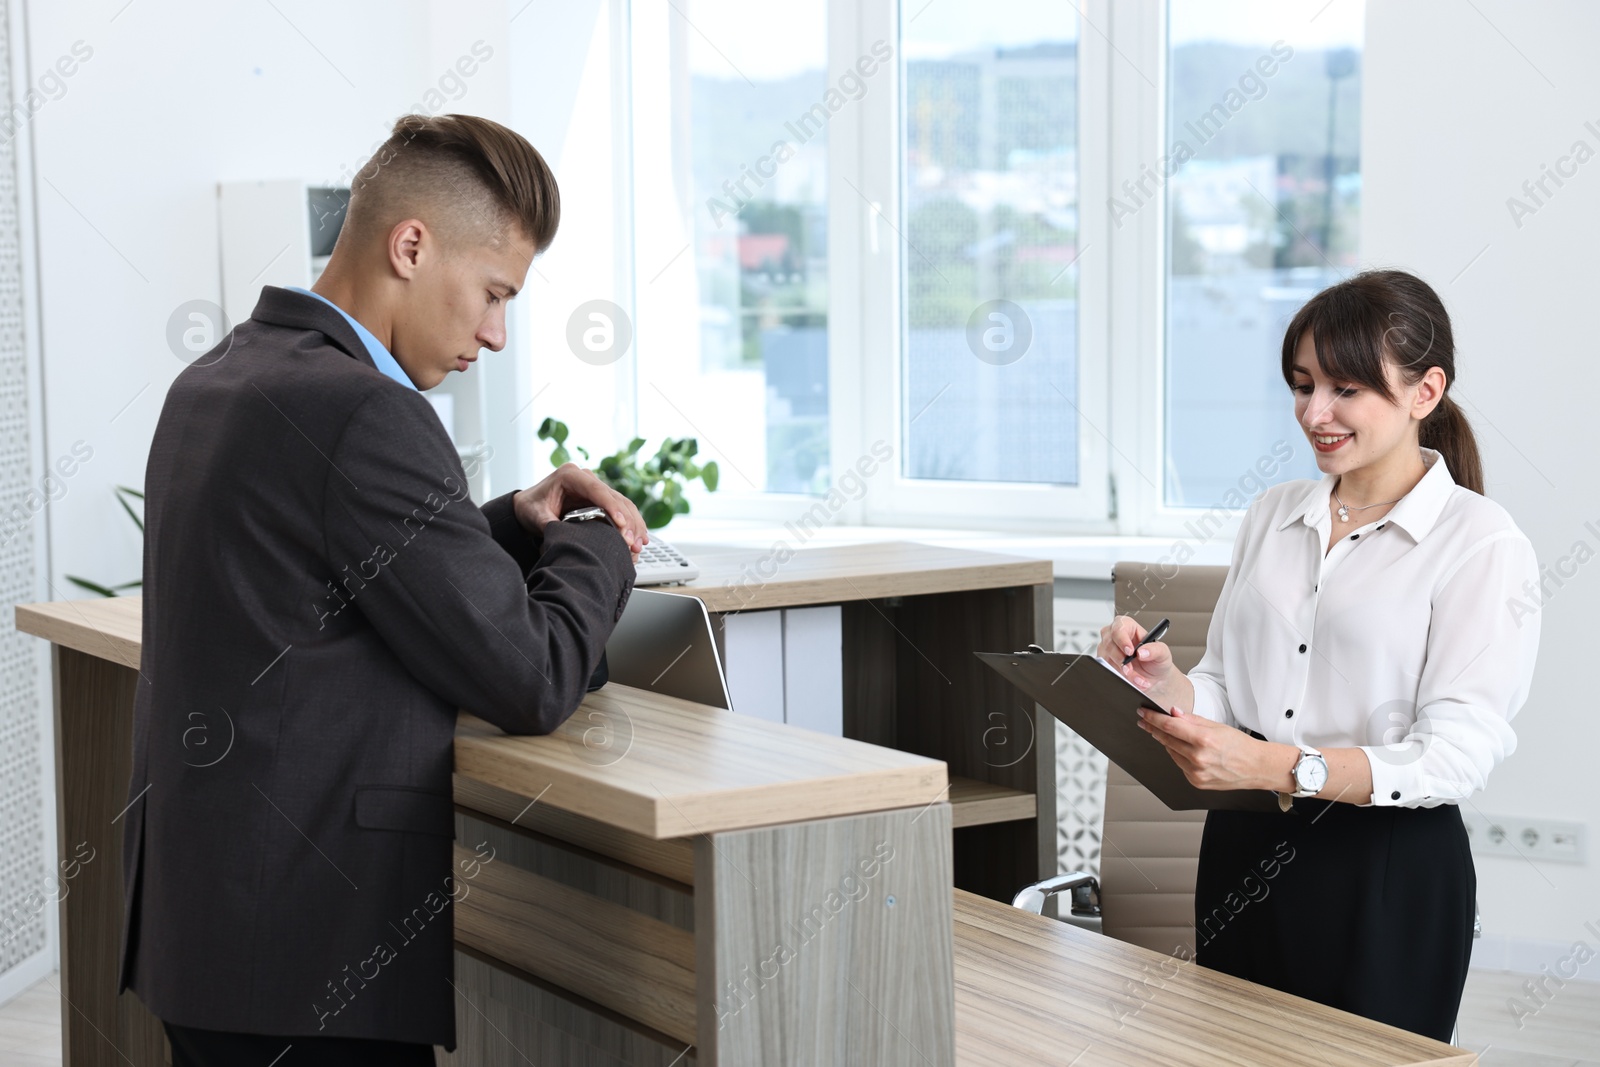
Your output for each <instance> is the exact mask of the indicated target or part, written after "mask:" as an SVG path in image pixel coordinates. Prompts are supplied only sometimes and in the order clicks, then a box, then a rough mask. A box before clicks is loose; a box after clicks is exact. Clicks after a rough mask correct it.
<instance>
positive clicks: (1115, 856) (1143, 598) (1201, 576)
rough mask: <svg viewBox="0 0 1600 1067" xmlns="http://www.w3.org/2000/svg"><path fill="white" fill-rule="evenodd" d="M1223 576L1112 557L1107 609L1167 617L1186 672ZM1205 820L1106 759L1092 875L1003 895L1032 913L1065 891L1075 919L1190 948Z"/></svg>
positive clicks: (1140, 941) (1138, 941)
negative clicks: (1171, 804)
mask: <svg viewBox="0 0 1600 1067" xmlns="http://www.w3.org/2000/svg"><path fill="white" fill-rule="evenodd" d="M1168 574H1170V577H1163V575H1168ZM1227 575H1228V568H1226V567H1199V566H1193V567H1180V568H1169V567H1160V566H1158V565H1156V564H1151V563H1130V562H1122V563H1118V564H1117V565H1116V567H1115V568H1113V570H1112V579H1113V581H1114V582H1115V584H1116V613H1117V614H1118V615H1131V616H1133V618H1134V619H1135V621H1137V622H1138V623H1139V625H1140V626H1142V627H1144V628H1146V629H1149V628H1150V627H1151V626H1154V625H1155V624H1156V623H1158V622H1160V621H1161V620H1162V619H1171V620H1172V625H1171V628H1170V629H1168V631H1167V636H1166V637H1165V638H1164V639H1163V640H1164V641H1165V643H1166V644H1167V645H1168V646H1169V647H1170V648H1171V649H1172V659H1173V662H1174V663H1176V664H1177V666H1178V669H1179V670H1183V671H1188V670H1189V669H1190V668H1192V667H1193V666H1194V665H1195V664H1196V663H1198V662H1200V657H1201V656H1202V655H1204V654H1205V650H1206V631H1207V630H1208V629H1209V628H1210V625H1211V609H1212V608H1214V607H1216V604H1217V597H1218V596H1220V595H1221V593H1222V582H1223V579H1225V578H1226V577H1227ZM1106 621H1107V622H1109V621H1110V620H1109V619H1107V620H1106ZM1205 821H1206V813H1205V812H1203V811H1172V810H1170V809H1168V807H1167V806H1166V805H1165V804H1163V803H1161V801H1159V800H1157V799H1156V797H1155V794H1153V793H1151V792H1150V791H1149V790H1148V789H1146V788H1145V787H1144V786H1142V785H1140V784H1139V783H1138V782H1137V781H1135V780H1134V778H1133V776H1132V775H1130V774H1128V773H1127V772H1126V771H1124V770H1123V769H1122V768H1121V767H1118V766H1117V765H1116V764H1115V763H1113V764H1111V765H1110V766H1109V767H1107V768H1106V806H1105V823H1104V826H1103V827H1102V829H1101V831H1100V877H1099V879H1098V880H1096V879H1095V877H1094V876H1093V875H1090V874H1088V873H1086V872H1083V871H1074V872H1071V873H1069V874H1064V875H1060V876H1058V877H1056V878H1049V879H1046V880H1045V881H1043V882H1040V883H1038V884H1037V885H1031V886H1027V887H1025V888H1024V889H1023V890H1022V891H1021V892H1019V893H1018V894H1017V896H1016V898H1015V899H1014V900H1013V901H1012V903H1013V904H1015V905H1016V906H1017V907H1019V908H1025V909H1027V910H1028V911H1033V912H1040V911H1042V909H1043V907H1044V903H1045V901H1046V900H1047V899H1048V898H1049V897H1051V896H1053V895H1055V894H1056V893H1064V892H1070V893H1071V894H1072V906H1071V914H1072V916H1073V917H1074V918H1075V919H1077V920H1080V921H1082V920H1088V919H1092V918H1093V917H1094V916H1095V915H1098V916H1099V918H1100V928H1101V930H1102V932H1104V933H1106V934H1109V935H1110V936H1112V937H1115V938H1117V939H1118V940H1121V941H1127V942H1130V943H1132V944H1135V945H1142V946H1143V947H1145V948H1149V949H1154V950H1155V951H1157V952H1164V953H1169V954H1186V955H1188V956H1193V954H1194V881H1195V872H1196V870H1197V869H1198V867H1199V859H1200V833H1201V831H1202V830H1203V829H1204V828H1205Z"/></svg>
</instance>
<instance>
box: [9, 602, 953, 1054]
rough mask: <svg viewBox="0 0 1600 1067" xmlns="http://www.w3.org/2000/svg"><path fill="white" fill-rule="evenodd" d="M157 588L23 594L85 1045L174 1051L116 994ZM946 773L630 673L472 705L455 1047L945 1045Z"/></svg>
mask: <svg viewBox="0 0 1600 1067" xmlns="http://www.w3.org/2000/svg"><path fill="white" fill-rule="evenodd" d="M139 607H140V604H139V602H138V601H137V600H132V599H124V600H105V601H69V602H62V603H55V604H40V605H24V606H20V607H18V608H17V626H18V628H19V629H21V630H23V631H25V632H29V633H34V634H37V635H39V636H42V637H46V638H48V639H49V640H51V641H52V643H53V646H54V647H53V664H54V681H55V696H56V731H55V732H56V741H57V745H56V759H57V785H58V799H59V805H58V812H59V827H58V829H59V840H60V841H62V842H71V843H74V844H76V843H78V842H88V843H89V844H91V845H92V846H93V847H94V849H95V852H96V854H97V855H98V856H101V857H103V859H101V860H100V861H99V862H95V863H89V864H85V865H84V866H83V867H82V869H81V871H80V873H79V874H78V876H77V878H75V879H74V884H73V891H72V892H71V893H70V894H67V895H66V896H65V897H64V898H63V899H62V901H61V956H62V960H61V976H62V983H63V994H64V996H63V1008H62V1022H63V1031H62V1039H63V1059H64V1062H66V1063H68V1064H72V1065H74V1067H81V1065H83V1064H102V1063H104V1064H120V1063H131V1064H133V1065H135V1067H147V1065H148V1067H160V1065H161V1064H162V1063H163V1062H164V1055H165V1049H164V1044H165V1042H164V1035H163V1034H162V1032H161V1030H160V1026H159V1024H158V1023H157V1022H156V1020H155V1019H154V1018H153V1017H152V1016H150V1014H149V1013H148V1012H147V1011H146V1010H145V1009H144V1007H143V1006H142V1005H141V1004H140V1003H139V1002H138V1000H137V998H135V997H133V996H123V997H120V998H119V997H117V996H116V994H115V986H116V963H117V949H118V942H119V936H120V932H121V927H122V899H123V893H122V888H123V882H122V869H121V852H122V850H121V847H120V838H121V827H120V825H119V824H118V822H117V820H118V818H119V816H120V815H121V813H122V812H123V811H124V810H125V805H126V802H127V789H128V776H129V773H130V769H131V758H132V752H131V734H132V707H133V694H134V691H135V683H136V680H137V677H138V673H137V672H138V666H139V656H140V648H139V645H140V619H139ZM601 735H603V737H604V741H603V742H602V743H597V742H596V738H597V736H601ZM946 784H947V783H946V777H945V768H944V765H943V764H942V763H941V762H939V761H937V760H933V759H929V758H926V757H923V756H918V755H914V754H909V753H904V752H899V751H895V750H892V749H886V748H882V747H878V746H875V745H870V744H866V743H863V742H860V741H855V740H851V739H847V738H840V737H830V736H827V735H824V734H819V733H814V732H811V731H806V730H800V729H796V728H794V727H790V726H785V725H783V724H781V723H770V722H765V721H763V720H760V719H755V718H752V717H749V716H743V715H738V714H736V713H734V712H730V711H724V710H721V709H717V708H708V707H703V706H701V705H696V704H691V703H689V702H687V701H683V700H677V699H674V698H671V697H663V696H658V695H655V694H650V693H645V692H642V691H639V690H632V689H628V688H626V687H623V686H611V687H607V688H606V689H605V690H603V691H602V692H600V693H595V694H591V695H590V696H589V697H588V698H587V699H586V700H585V702H584V704H583V705H582V706H581V707H580V708H579V709H578V711H577V712H576V713H575V714H574V716H573V717H572V718H571V719H569V720H568V721H567V722H566V723H565V724H563V725H562V726H561V727H560V728H559V729H558V730H556V731H555V732H554V733H552V734H551V735H549V736H546V737H510V736H506V735H504V734H502V733H500V731H499V730H497V729H496V728H494V727H493V726H491V725H489V724H488V723H485V722H483V721H481V720H478V719H476V718H474V717H472V716H470V715H466V714H463V715H462V716H461V718H460V720H459V723H458V739H457V753H456V793H457V803H458V814H457V836H458V839H459V841H461V842H465V843H467V844H480V845H486V846H487V848H486V849H484V850H483V851H481V852H477V851H475V850H474V849H469V848H464V847H462V844H459V843H458V845H457V846H456V852H457V859H458V860H460V861H463V862H464V863H466V864H469V865H471V866H470V867H462V868H461V869H463V870H467V869H471V870H472V871H473V873H472V874H471V875H468V876H466V877H465V878H464V879H463V880H464V881H466V882H467V883H468V884H467V889H468V891H467V892H466V893H463V894H461V895H460V896H459V897H458V898H457V902H456V906H455V909H454V914H455V922H456V940H457V947H458V955H457V976H456V985H457V988H458V990H459V991H460V993H461V997H460V998H459V999H458V1001H457V1020H458V1041H459V1045H458V1048H457V1051H456V1052H455V1054H454V1055H453V1056H448V1057H444V1059H445V1060H446V1061H448V1062H451V1063H459V1064H484V1063H491V1062H498V1061H500V1060H501V1059H503V1058H505V1057H506V1056H507V1055H508V1049H510V1050H516V1051H517V1052H521V1053H522V1054H523V1055H527V1056H531V1057H533V1058H534V1059H535V1060H536V1061H543V1062H560V1063H564V1064H597V1065H598V1064H613V1063H616V1062H619V1061H620V1062H624V1063H648V1064H660V1065H661V1067H668V1065H669V1064H671V1063H673V1062H677V1061H681V1060H682V1059H683V1057H684V1054H685V1053H686V1052H687V1051H688V1049H689V1047H690V1046H691V1045H692V1046H693V1047H694V1062H697V1063H700V1064H718V1063H722V1064H738V1063H793V1064H810V1063H828V1062H844V1059H845V1058H850V1057H854V1056H857V1055H859V1056H862V1057H865V1060H866V1062H872V1063H881V1064H905V1065H907V1067H910V1065H912V1064H914V1063H922V1062H931V1063H933V1064H936V1065H941V1067H943V1065H949V1064H953V1062H954V995H953V987H952V983H951V977H950V976H951V974H952V964H951V955H952V949H951V938H952V936H953V927H952V920H951V911H950V909H951V901H950V897H949V886H950V881H951V867H950V848H951V820H950V804H949V802H948V800H947V799H946V793H947V789H946ZM486 854H487V855H490V856H491V857H492V858H491V859H489V860H488V861H487V862H482V856H483V855H486ZM475 858H476V859H478V860H479V861H480V862H479V863H477V864H475V865H473V864H472V861H473V860H474V859H475ZM780 950H781V951H780ZM780 977H781V979H782V980H781V982H780V981H778V979H779V978H780ZM903 1032H915V1033H917V1034H919V1035H922V1043H923V1048H922V1049H920V1050H914V1049H911V1048H910V1047H908V1046H907V1045H906V1044H905V1043H904V1042H903V1040H902V1039H901V1038H900V1037H899V1034H900V1033H903ZM524 1050H525V1051H524ZM925 1056H931V1057H932V1058H931V1059H928V1060H926V1061H925V1060H924V1057H925Z"/></svg>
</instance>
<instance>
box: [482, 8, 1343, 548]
mask: <svg viewBox="0 0 1600 1067" xmlns="http://www.w3.org/2000/svg"><path fill="white" fill-rule="evenodd" d="M585 10H589V9H588V8H586V9H585ZM594 10H596V11H599V12H600V14H601V15H602V16H604V17H601V18H599V19H598V20H597V21H596V23H595V26H596V29H595V35H594V39H593V40H592V41H591V43H590V45H589V47H588V51H587V53H586V57H585V58H584V59H583V60H581V61H579V60H571V61H570V62H566V63H565V64H564V65H558V66H557V67H556V68H553V69H556V70H557V71H558V72H559V71H570V75H569V79H570V81H571V82H572V83H573V84H575V85H576V86H578V99H579V102H580V104H581V105H582V106H580V107H578V108H575V109H573V111H572V114H573V118H572V121H571V122H570V123H568V124H567V125H566V126H565V127H563V128H560V129H559V130H557V131H555V132H554V133H552V134H551V135H548V136H547V137H546V140H547V141H548V142H550V143H553V144H555V145H558V146H560V147H559V153H558V155H559V158H560V161H561V162H560V168H559V174H560V175H561V178H562V183H563V200H564V202H565V203H566V204H567V206H570V207H571V208H572V211H571V214H570V221H564V223H563V233H562V239H561V242H559V243H558V247H557V249H556V250H554V251H553V253H552V258H551V259H550V260H549V261H548V262H547V263H542V264H541V268H542V269H543V268H544V267H548V273H547V274H541V276H540V280H539V286H538V288H536V289H534V290H533V294H532V295H533V296H534V297H535V302H534V304H535V306H533V307H532V308H531V310H530V312H529V317H530V320H531V321H532V331H531V332H532V335H533V336H534V338H535V342H536V344H540V345H542V347H540V348H538V349H537V350H536V352H535V361H534V363H533V371H532V381H531V383H530V385H529V388H528V390H527V393H530V394H536V395H538V396H539V397H540V399H539V401H538V406H539V408H540V410H547V409H548V410H550V411H553V412H554V413H556V414H558V415H560V416H561V417H563V418H566V419H567V420H568V421H569V422H571V423H572V424H573V433H574V439H575V440H579V441H581V443H583V444H584V445H585V446H587V447H589V448H590V449H591V451H596V450H598V451H601V452H603V451H606V450H609V449H613V448H616V447H618V446H619V445H622V444H624V443H626V442H627V440H628V439H629V438H630V437H632V436H634V435H638V436H642V437H644V438H646V440H647V441H648V443H649V445H648V447H651V448H653V447H654V446H655V443H656V442H658V441H659V440H660V439H661V438H662V437H665V436H674V437H678V436H694V437H696V438H698V439H699V442H700V447H701V452H702V454H703V456H704V457H705V458H713V459H716V460H718V462H719V464H720V466H721V468H722V480H721V481H722V484H721V488H720V490H719V491H718V492H717V493H715V494H712V495H709V496H708V495H707V494H705V493H704V492H703V491H701V490H699V489H692V490H691V494H692V496H693V497H694V514H695V515H697V516H713V517H715V516H723V517H747V518H764V519H767V520H769V521H773V520H776V521H780V522H781V521H786V520H790V519H793V518H794V517H795V516H796V515H798V514H807V513H810V509H812V508H813V507H814V504H815V499H816V498H823V499H825V500H827V501H828V502H829V508H828V510H829V513H830V516H831V518H832V519H833V520H834V521H840V522H859V521H867V522H876V523H886V524H897V525H908V526H968V527H977V528H989V529H1009V530H1024V529H1028V530H1032V531H1035V532H1038V533H1044V534H1068V533H1079V534H1152V535H1166V534H1174V535H1183V534H1184V532H1185V530H1186V524H1187V523H1190V522H1191V521H1192V520H1193V518H1194V516H1195V513H1196V509H1201V510H1205V511H1208V512H1209V511H1212V510H1214V509H1216V508H1217V507H1218V505H1221V507H1222V509H1223V512H1222V514H1221V518H1220V525H1219V524H1217V523H1213V524H1212V525H1211V526H1209V527H1208V529H1210V530H1212V532H1216V533H1223V534H1225V533H1226V530H1227V528H1228V527H1229V526H1230V525H1231V524H1232V522H1233V521H1234V519H1236V517H1237V516H1238V515H1239V514H1242V508H1241V507H1238V506H1236V504H1237V503H1238V501H1239V495H1240V492H1239V491H1241V488H1242V491H1243V492H1244V495H1245V496H1248V495H1249V493H1250V492H1253V491H1254V490H1255V489H1256V488H1259V486H1260V485H1261V484H1262V482H1274V481H1281V480H1284V479H1288V478H1298V477H1315V476H1316V473H1317V471H1316V465H1315V459H1314V457H1313V456H1311V454H1310V453H1309V451H1308V450H1307V448H1306V446H1305V443H1304V437H1303V435H1302V434H1301V433H1300V432H1299V428H1298V427H1297V426H1296V425H1295V423H1294V419H1293V405H1292V403H1291V396H1290V394H1289V391H1288V389H1287V387H1286V386H1285V385H1284V383H1283V382H1282V378H1281V375H1280V373H1279V370H1278V353H1279V349H1280V346H1281V341H1282V335H1283V330H1284V327H1285V326H1286V324H1287V322H1288V319H1289V318H1290V317H1291V316H1292V315H1293V313H1294V312H1295V311H1296V310H1297V309H1298V308H1299V307H1300V305H1301V304H1302V303H1303V302H1304V301H1305V300H1306V299H1307V298H1309V297H1310V296H1311V295H1312V294H1313V293H1315V292H1316V291H1317V290H1319V289H1320V288H1322V287H1324V286H1326V285H1328V284H1330V283H1332V282H1334V281H1337V280H1338V279H1340V278H1342V277H1344V276H1347V275H1348V274H1349V273H1350V272H1352V271H1353V270H1355V269H1356V268H1357V265H1358V256H1359V248H1358V238H1359V220H1360V207H1361V168H1360V158H1359V145H1360V129H1361V48H1362V34H1363V5H1361V4H1359V3H1353V2H1351V3H1333V4H1328V3H1326V2H1325V0H1116V2H1114V3H1113V2H1111V0H1080V2H1077V3H1060V2H1058V0H983V2H982V3H978V2H976V0H934V2H933V3H922V2H920V0H908V2H905V3H896V2H893V0H796V2H795V3H791V4H783V5H776V6H774V5H754V4H747V3H742V2H738V0H672V2H671V3H666V4H661V3H631V4H629V3H623V2H617V3H611V4H609V5H599V6H598V7H595V8H594ZM607 12H610V13H612V14H614V15H615V16H616V18H617V29H618V31H619V32H618V33H617V34H616V35H615V36H606V35H602V33H601V32H600V31H601V30H607V31H609V29H610V27H611V25H612V23H611V21H610V16H607V15H606V13H607ZM576 17H577V16H574V18H576ZM530 106H532V105H531V104H530ZM540 106H541V107H542V106H543V105H542V103H541V104H540ZM551 106H554V105H551ZM607 108H610V123H609V125H608V124H607V122H606V120H605V117H604V116H605V111H606V109H607ZM558 110H559V109H558ZM541 113H542V111H541ZM602 215H604V216H605V217H604V218H602V217H601V216H602ZM607 302H610V303H609V305H607ZM597 309H598V310H597ZM613 320H614V324H615V326H616V327H617V331H616V332H614V333H613V332H611V331H610V327H611V325H612V324H613ZM575 336H577V337H579V338H580V339H581V340H582V343H581V344H579V343H578V342H576V341H574V340H573V338H574V337H575ZM591 337H594V338H596V339H597V340H596V343H595V344H590V338H591ZM596 346H598V347H596ZM569 348H570V350H571V352H572V353H573V356H572V358H571V359H566V358H565V356H564V352H565V350H566V349H569ZM550 352H557V353H562V354H563V355H562V358H561V359H559V360H552V359H548V358H547V354H548V353H550ZM547 379H548V381H549V385H548V390H547V391H546V392H543V393H539V390H540V389H544V388H546V387H545V386H544V385H543V384H542V383H544V382H546V380H547ZM528 403H529V401H527V399H526V395H524V396H523V399H522V400H521V401H519V405H520V406H510V407H511V408H512V412H513V413H515V412H517V411H520V410H522V409H523V408H525V407H526V406H527V404H528ZM508 406H509V405H508ZM509 418H510V416H508V419H509ZM526 421H528V420H524V422H526ZM524 432H525V433H526V432H531V431H526V430H524ZM518 448H519V449H520V448H522V446H520V445H519V446H518ZM506 451H507V452H508V453H510V452H513V451H517V449H512V448H510V447H507V449H506ZM528 451H531V449H528ZM1286 451H1287V453H1288V455H1287V458H1285V452H1286ZM852 471H866V472H870V473H863V474H861V475H859V476H855V475H851V474H849V473H848V472H852ZM1208 536H1209V534H1208Z"/></svg>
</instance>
